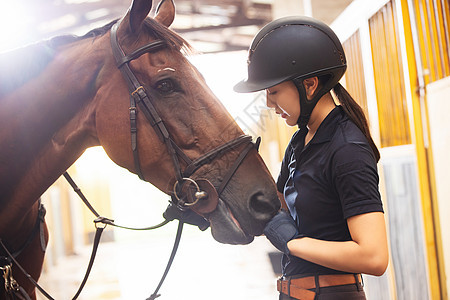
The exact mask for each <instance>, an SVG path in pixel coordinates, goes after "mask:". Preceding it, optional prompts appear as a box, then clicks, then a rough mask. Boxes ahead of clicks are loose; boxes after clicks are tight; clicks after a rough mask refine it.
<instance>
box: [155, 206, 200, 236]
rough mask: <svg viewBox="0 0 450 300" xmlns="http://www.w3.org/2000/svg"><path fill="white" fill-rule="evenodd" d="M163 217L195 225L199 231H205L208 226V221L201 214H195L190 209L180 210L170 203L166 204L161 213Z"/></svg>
mask: <svg viewBox="0 0 450 300" xmlns="http://www.w3.org/2000/svg"><path fill="white" fill-rule="evenodd" d="M163 217H164V218H165V219H166V220H168V221H172V220H174V219H177V220H180V221H182V222H184V223H187V224H191V225H195V226H197V227H198V228H199V229H200V230H201V231H205V230H206V229H207V228H208V227H209V221H208V220H206V219H205V218H203V217H202V216H200V215H198V214H196V213H195V212H193V211H192V210H190V209H187V210H181V209H179V208H178V207H176V205H173V204H172V203H170V204H169V206H167V209H166V211H165V212H164V213H163Z"/></svg>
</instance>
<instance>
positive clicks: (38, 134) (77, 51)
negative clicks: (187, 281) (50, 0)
mask: <svg viewBox="0 0 450 300" xmlns="http://www.w3.org/2000/svg"><path fill="white" fill-rule="evenodd" d="M151 8H152V1H151V0H134V1H132V3H131V6H130V8H129V9H128V11H127V12H126V13H125V14H124V16H123V17H122V18H121V19H120V20H115V21H113V22H111V23H109V24H106V25H105V26H103V27H101V28H96V29H94V30H91V31H89V32H88V33H87V34H85V35H83V36H57V37H54V38H51V39H49V40H45V41H41V42H38V43H35V44H32V45H28V46H25V47H23V48H20V49H16V50H13V51H10V52H6V53H2V54H1V55H0V70H1V71H0V141H1V148H0V204H1V209H0V239H1V241H2V243H4V244H5V245H6V247H7V248H8V249H9V251H10V252H11V253H17V257H16V260H17V261H18V262H19V263H20V264H21V266H22V267H23V268H24V269H25V270H26V272H28V274H30V275H31V277H32V278H33V279H34V280H36V281H37V280H38V279H39V276H40V273H41V271H42V264H43V259H44V255H45V245H46V244H47V241H48V231H47V229H46V226H45V218H44V213H43V210H42V205H40V203H39V199H40V196H41V195H42V194H43V193H44V192H45V191H46V190H47V189H48V188H49V187H50V186H51V185H52V184H53V183H54V182H55V181H56V180H57V179H58V178H59V177H60V176H61V175H62V174H63V173H64V172H65V171H66V170H67V169H68V168H69V167H70V166H71V165H72V164H73V163H74V162H75V161H76V160H77V159H78V158H79V157H80V156H81V155H82V153H83V152H84V151H85V149H87V148H89V147H93V146H102V147H103V148H104V149H105V151H106V153H107V155H108V156H109V158H110V159H111V160H112V161H113V162H114V163H116V164H117V165H119V166H120V167H123V168H126V169H128V170H129V171H130V172H132V173H135V174H137V175H139V177H140V178H141V179H143V180H145V181H147V182H149V183H150V184H152V185H154V186H156V187H157V188H158V189H160V190H161V191H163V192H165V193H167V194H169V195H173V194H175V196H176V197H175V198H177V199H179V198H182V199H185V198H184V197H183V195H184V194H183V193H189V191H190V190H192V189H194V191H195V189H197V190H198V191H197V192H199V191H200V190H199V186H200V188H201V189H206V190H208V191H209V192H210V193H212V194H213V193H214V191H217V190H220V193H218V195H217V196H218V197H217V198H218V199H216V202H217V203H215V204H214V205H212V206H211V205H206V206H207V209H204V208H201V207H200V208H197V209H195V207H194V206H192V210H193V211H195V212H196V213H199V214H201V215H202V217H204V218H205V219H207V220H208V221H209V222H210V225H211V233H212V235H213V237H214V239H215V240H217V241H218V242H221V243H229V244H247V243H250V242H251V241H252V240H253V238H254V236H259V235H261V234H262V232H263V228H264V226H265V224H266V223H267V222H268V220H270V218H271V217H272V216H273V215H274V214H275V213H276V211H278V209H279V207H280V204H279V200H278V197H277V194H276V189H275V184H274V180H273V178H272V176H271V175H270V173H269V171H268V169H267V167H266V165H265V164H264V161H263V160H262V158H261V157H260V156H259V154H258V152H257V150H256V149H255V147H253V144H251V147H248V145H247V144H248V143H249V140H248V138H246V137H245V136H244V137H243V131H242V129H241V128H239V126H238V125H237V124H236V122H235V121H234V120H233V118H232V116H231V115H230V114H229V113H228V112H227V111H226V109H225V107H224V106H223V105H222V104H221V103H220V101H219V100H218V99H217V97H216V96H215V95H214V94H213V93H212V91H211V90H210V89H209V87H208V86H207V85H206V83H205V80H204V78H203V77H202V75H201V74H200V73H199V71H198V70H197V69H196V68H195V67H194V66H193V65H192V64H191V63H190V62H189V60H188V58H187V55H189V53H190V52H191V51H192V47H191V46H190V45H189V44H188V43H187V42H186V41H185V40H184V39H183V38H182V37H181V36H179V35H178V34H176V33H175V32H173V31H172V30H170V29H169V26H170V25H171V24H172V22H173V20H174V17H175V7H174V3H173V2H172V0H162V1H161V2H160V3H159V5H158V8H157V10H156V13H155V15H154V16H153V17H149V16H148V15H149V14H150V10H151ZM127 73H128V76H131V77H133V78H131V79H130V77H126V76H125V75H124V74H127ZM133 84H134V86H133ZM136 84H137V85H138V86H136ZM130 93H131V96H130ZM135 102H136V103H135ZM144 108H146V109H144ZM130 128H131V130H130ZM130 141H131V142H130ZM130 143H131V146H130ZM243 152H245V153H244V154H243ZM236 162H237V163H236ZM188 169H189V170H188ZM228 170H231V171H228ZM185 186H190V187H188V188H185ZM205 186H206V187H205ZM186 190H187V192H186ZM200 194H201V193H200ZM196 195H197V194H196ZM199 197H203V196H199ZM191 198H192V197H191ZM198 199H199V198H197V200H198ZM194 200H195V199H194ZM197 200H195V201H193V202H192V203H190V204H193V203H195V202H197ZM185 204H188V203H187V202H185ZM36 228H38V230H36ZM36 231H37V232H38V233H37V234H32V233H33V232H36ZM0 252H2V253H1V254H0V255H4V253H3V252H4V251H3V250H2V249H0ZM12 270H13V274H14V278H15V280H16V281H17V283H18V285H19V286H20V287H22V288H23V290H24V291H25V292H26V293H27V294H28V295H29V297H30V298H32V299H35V297H36V291H35V286H34V285H33V284H32V283H31V282H30V281H29V280H28V278H26V276H25V275H23V273H22V272H20V271H19V270H18V269H17V266H16V265H15V264H13V265H12ZM3 293H4V294H3V295H2V299H4V298H5V297H6V296H5V295H6V294H5V291H3Z"/></svg>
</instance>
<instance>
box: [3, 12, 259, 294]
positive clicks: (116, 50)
mask: <svg viewBox="0 0 450 300" xmlns="http://www.w3.org/2000/svg"><path fill="white" fill-rule="evenodd" d="M120 21H121V20H119V21H118V22H117V23H116V24H114V25H113V26H112V28H111V47H112V51H113V55H114V58H115V61H116V66H117V68H118V69H119V70H120V71H121V73H122V75H123V77H124V79H125V81H126V83H127V85H128V89H129V91H130V109H129V110H130V131H131V149H132V151H133V159H134V165H135V170H136V173H137V174H138V176H139V178H140V179H142V180H145V178H144V175H143V172H142V168H141V164H140V159H139V152H138V147H137V145H138V141H137V108H139V109H140V111H142V112H143V114H144V115H145V117H146V119H147V120H148V121H149V122H150V124H151V125H152V127H153V128H154V130H155V132H156V133H157V135H158V137H159V138H160V139H161V141H162V142H163V143H164V144H165V145H166V148H167V151H168V153H169V155H170V157H171V160H172V162H173V166H174V169H175V179H176V181H175V184H174V187H173V192H172V194H171V198H172V199H171V202H172V204H173V205H174V206H175V207H176V208H177V209H178V210H180V211H181V212H184V211H188V210H193V211H194V212H196V213H197V214H199V215H201V216H203V217H205V218H207V216H208V214H209V213H210V212H212V211H214V210H215V208H216V206H217V204H218V201H219V197H220V195H221V194H222V192H223V191H224V189H225V188H226V186H227V185H228V183H229V182H230V180H231V178H232V177H233V175H234V173H235V172H236V171H237V169H238V168H239V166H240V165H241V164H242V162H243V161H244V159H245V157H246V156H247V154H248V153H249V152H250V150H252V149H254V148H256V150H258V148H259V143H260V139H259V138H258V139H257V141H256V143H253V142H252V138H251V137H250V136H247V135H242V136H239V137H237V138H235V139H233V140H230V141H228V142H225V143H224V144H222V145H221V146H218V147H217V148H214V149H213V150H211V151H209V152H207V153H205V154H203V155H201V156H200V157H198V158H196V159H194V160H191V159H190V158H189V157H188V156H187V155H186V154H185V153H184V152H183V150H182V149H181V148H180V147H179V146H178V145H177V144H176V143H175V141H174V140H173V139H172V138H171V137H170V134H169V131H168V130H167V128H166V126H165V124H164V122H163V120H162V118H161V117H160V116H159V114H158V112H157V110H156V108H155V107H154V105H153V103H152V99H151V97H150V95H149V94H147V92H146V90H145V89H144V87H143V86H142V85H141V83H140V82H139V80H138V79H137V78H136V76H135V75H134V73H133V71H132V70H131V68H130V66H129V63H130V62H131V61H132V60H134V59H137V58H139V57H140V56H141V55H143V54H145V53H149V52H154V51H158V50H160V49H162V48H164V47H166V46H167V43H166V42H165V41H163V40H156V41H153V42H151V43H149V44H147V45H145V46H143V47H141V48H139V49H137V50H135V51H134V52H132V53H131V54H128V55H126V54H125V53H124V52H123V50H122V48H121V47H120V45H119V42H118V40H117V29H118V28H119V25H120ZM243 144H247V145H246V146H245V147H244V148H243V150H241V152H240V153H239V155H238V157H237V158H236V160H235V161H234V163H233V165H232V166H231V168H230V169H229V170H228V172H227V173H226V175H225V176H224V178H223V180H222V182H221V183H220V185H219V186H218V187H215V186H213V184H212V183H211V182H210V181H209V180H207V179H202V178H200V179H193V178H192V177H191V176H192V175H194V173H195V172H196V171H197V170H198V169H199V168H201V167H202V166H204V165H207V164H210V163H211V162H212V161H213V160H215V159H216V158H217V157H219V156H221V155H223V154H225V153H226V152H228V151H230V150H234V149H236V148H238V147H239V146H241V145H243ZM179 158H181V159H182V160H183V161H184V162H185V164H186V167H185V168H184V170H182V169H181V165H180V161H179ZM63 175H64V177H65V178H66V180H67V181H68V182H69V184H70V185H71V186H72V188H73V189H74V191H75V192H76V193H77V194H78V195H79V196H80V198H81V200H82V201H83V202H84V203H85V204H86V206H87V207H88V208H89V210H90V211H91V212H92V213H93V214H94V215H95V216H96V217H97V218H96V219H95V220H94V223H95V226H96V233H95V237H94V243H93V248H92V253H91V258H90V260H89V264H88V267H87V270H86V273H85V276H84V278H83V280H82V282H81V284H80V286H79V288H78V290H77V292H76V294H75V296H74V297H73V299H76V298H78V296H79V295H80V293H81V291H82V289H83V287H84V286H85V284H86V282H87V279H88V277H89V274H90V271H91V268H92V266H93V263H94V259H95V256H96V253H97V248H98V245H99V243H100V238H101V235H102V232H103V230H104V229H105V227H106V225H112V226H115V227H120V228H125V229H132V230H150V229H156V228H160V227H162V226H164V225H165V224H167V223H168V222H169V221H171V219H168V218H166V220H165V221H163V222H162V223H160V224H157V225H155V226H151V227H146V228H132V227H126V226H120V225H118V224H115V223H114V220H112V219H108V218H105V217H102V216H101V215H100V214H99V213H98V212H97V211H96V210H95V209H94V208H93V207H92V205H91V204H90V203H89V201H88V200H87V199H86V197H85V196H84V195H83V193H82V192H81V190H80V188H78V186H77V185H76V184H75V182H74V181H73V180H72V178H71V177H70V175H69V174H68V173H67V172H65V173H64V174H63ZM42 209H43V207H42ZM41 212H43V210H41V208H40V209H39V214H38V220H37V222H36V224H37V225H38V226H42V224H43V215H42V213H41ZM166 212H167V211H166ZM180 216H182V214H180ZM205 222H207V221H206V220H205ZM183 223H184V222H183V218H182V217H180V218H179V224H178V229H177V234H176V238H175V243H174V246H173V249H172V253H171V255H170V258H169V261H168V263H167V266H166V269H165V271H164V274H163V276H162V278H161V280H160V282H159V284H158V286H157V287H156V289H155V291H154V293H153V294H152V295H151V296H150V297H149V298H148V299H147V300H153V299H155V298H157V297H158V296H160V295H159V294H158V291H159V289H160V287H161V286H162V283H163V282H164V279H165V277H166V275H167V273H168V271H169V269H170V266H171V264H172V262H173V259H174V257H175V254H176V251H177V248H178V244H179V242H180V239H181V234H182V229H183ZM195 225H197V226H199V228H200V229H202V228H203V229H202V230H204V229H206V228H207V226H204V223H199V224H195ZM202 226H203V227H202ZM33 231H34V230H33ZM32 238H34V233H33V235H30V237H28V240H30V239H32ZM41 242H42V237H41ZM28 243H29V242H28V241H27V242H26V244H28ZM0 249H3V251H4V252H5V253H6V254H7V255H6V256H5V257H4V258H6V259H7V260H8V263H7V264H5V267H2V266H0V270H3V274H4V275H3V276H4V278H5V280H6V279H13V278H12V275H10V272H9V271H8V270H10V268H11V266H12V263H14V264H15V265H17V267H18V268H19V270H20V271H21V272H22V273H23V274H24V275H25V277H27V278H28V280H30V281H31V282H32V283H33V285H34V286H35V287H36V288H37V289H38V290H39V291H40V292H41V293H42V294H43V295H44V296H45V297H46V298H47V299H51V300H52V299H53V298H52V297H51V296H50V295H49V294H48V293H47V292H46V291H45V290H44V289H43V288H42V287H41V286H40V285H39V284H38V283H37V282H36V281H35V280H34V279H33V278H32V277H31V275H29V274H28V273H27V271H26V270H25V269H24V268H23V267H22V266H21V265H20V263H19V262H18V261H17V260H16V257H17V254H16V253H11V252H10V251H9V250H8V248H7V247H6V245H5V244H4V243H3V241H2V240H1V239H0ZM6 271H8V272H6ZM5 288H6V290H7V291H8V290H9V291H10V292H11V293H13V294H14V295H15V296H17V297H21V299H29V297H28V295H27V294H26V293H25V291H24V290H23V289H22V290H20V287H19V286H18V285H16V283H15V281H11V283H10V284H9V285H6V284H5Z"/></svg>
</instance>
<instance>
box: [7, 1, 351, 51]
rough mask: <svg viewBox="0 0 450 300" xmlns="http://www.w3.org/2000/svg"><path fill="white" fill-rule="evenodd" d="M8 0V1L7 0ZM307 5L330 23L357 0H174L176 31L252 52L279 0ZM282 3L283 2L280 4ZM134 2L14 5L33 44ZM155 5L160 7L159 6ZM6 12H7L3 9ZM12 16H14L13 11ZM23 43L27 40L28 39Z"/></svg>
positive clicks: (101, 20)
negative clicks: (263, 26)
mask: <svg viewBox="0 0 450 300" xmlns="http://www.w3.org/2000/svg"><path fill="white" fill-rule="evenodd" d="M2 1H3V0H2ZM275 1H278V2H277V4H276V5H281V6H282V5H283V1H289V2H290V4H291V5H292V3H293V4H294V5H297V4H296V1H298V5H303V4H302V3H303V1H308V3H309V4H310V9H311V12H312V16H313V17H315V18H318V19H320V20H322V21H324V22H326V23H328V24H330V23H331V22H332V21H333V20H334V19H335V18H336V17H337V16H338V15H339V14H340V13H341V12H342V10H343V9H345V7H346V6H348V5H349V4H350V3H351V2H352V0H303V1H302V0H175V4H176V9H177V11H176V12H177V15H176V18H175V21H174V23H173V24H172V27H171V28H172V29H173V30H174V31H176V32H178V33H180V34H181V35H182V36H183V37H184V38H185V39H187V40H188V41H189V42H190V43H191V44H192V45H193V46H194V47H195V48H196V49H197V50H199V51H200V52H204V53H211V52H223V51H233V50H244V49H248V46H249V45H250V43H251V40H252V38H253V36H254V35H255V34H256V32H257V31H258V30H259V29H260V28H261V26H262V25H264V24H266V23H268V22H269V21H271V20H272V19H273V13H272V11H273V6H274V5H275V4H274V2H275ZM11 2H12V1H11ZM280 2H281V3H280ZM130 3H131V0H34V1H26V0H16V1H15V2H14V4H10V7H13V8H14V10H15V11H14V13H16V14H19V15H18V18H20V17H22V16H28V18H26V20H25V19H24V20H25V23H26V25H27V26H26V28H25V29H24V31H26V32H27V34H28V35H23V36H24V38H23V39H25V36H32V39H33V40H32V41H31V42H34V41H35V40H41V39H46V38H49V37H51V36H55V35H61V34H68V33H71V34H77V35H81V34H84V33H85V32H87V31H88V30H90V29H92V28H95V27H99V26H102V25H104V24H106V23H107V22H109V21H110V20H113V19H115V18H119V17H121V16H122V15H123V14H124V13H125V12H126V10H127V9H128V7H129V6H130ZM154 7H156V5H155V4H154ZM3 11H4V10H3ZM12 13H13V12H12ZM21 42H25V41H24V40H23V41H21ZM28 42H30V41H28Z"/></svg>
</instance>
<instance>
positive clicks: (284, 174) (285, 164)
mask: <svg viewBox="0 0 450 300" xmlns="http://www.w3.org/2000/svg"><path fill="white" fill-rule="evenodd" d="M291 156H292V147H291V146H290V144H289V145H288V147H287V148H286V151H285V153H284V158H283V161H282V162H281V170H280V174H278V179H277V190H278V191H279V192H280V193H283V192H284V186H285V185H286V181H287V180H288V178H289V162H290V160H291Z"/></svg>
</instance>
